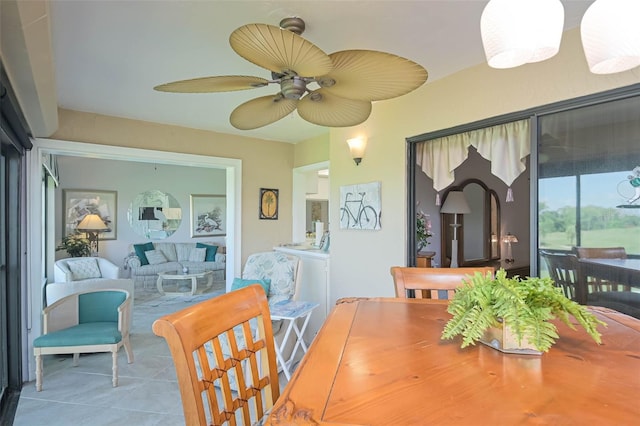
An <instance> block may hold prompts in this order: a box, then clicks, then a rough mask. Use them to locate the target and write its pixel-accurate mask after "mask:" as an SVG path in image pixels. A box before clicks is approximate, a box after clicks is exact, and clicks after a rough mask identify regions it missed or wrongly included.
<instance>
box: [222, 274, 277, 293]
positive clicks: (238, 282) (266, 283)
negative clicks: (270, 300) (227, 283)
mask: <svg viewBox="0 0 640 426" xmlns="http://www.w3.org/2000/svg"><path fill="white" fill-rule="evenodd" d="M251 284H260V285H261V286H262V288H263V289H264V292H265V294H266V295H267V296H269V288H270V287H271V280H269V279H267V280H257V279H254V280H252V279H243V278H234V279H233V283H232V284H231V291H233V290H238V289H239V288H244V287H247V286H250V285H251Z"/></svg>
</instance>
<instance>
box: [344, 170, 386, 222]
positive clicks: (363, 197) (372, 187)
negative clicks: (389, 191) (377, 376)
mask: <svg viewBox="0 0 640 426" xmlns="http://www.w3.org/2000/svg"><path fill="white" fill-rule="evenodd" d="M380 208H381V202H380V182H370V183H363V184H358V185H346V186H341V187H340V229H368V230H378V229H380V228H381V226H382V224H381V222H380V218H381V215H382V212H381V211H380Z"/></svg>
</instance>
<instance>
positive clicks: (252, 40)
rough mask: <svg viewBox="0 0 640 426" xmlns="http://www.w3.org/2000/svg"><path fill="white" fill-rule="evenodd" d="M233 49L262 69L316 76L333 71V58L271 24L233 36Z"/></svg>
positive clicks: (251, 26) (244, 28) (241, 30)
mask: <svg viewBox="0 0 640 426" xmlns="http://www.w3.org/2000/svg"><path fill="white" fill-rule="evenodd" d="M229 43H230V44H231V48H232V49H233V50H234V51H235V52H236V53H237V54H238V55H240V56H242V57H243V58H244V59H246V60H247V61H249V62H252V63H254V64H256V65H258V66H260V67H263V68H266V69H268V70H271V71H274V72H276V73H280V74H283V73H285V72H291V71H293V72H294V74H297V75H300V76H305V77H312V76H315V75H323V74H326V73H328V72H329V71H331V69H332V68H333V62H332V61H331V58H329V56H328V55H327V54H326V53H324V52H323V51H322V50H321V49H320V48H319V47H317V46H316V45H314V44H313V43H311V42H310V41H307V40H306V39H304V38H302V37H300V36H299V35H297V34H295V33H293V32H291V31H289V30H283V29H281V28H279V27H275V26H273V25H267V24H249V25H243V26H242V27H240V28H238V29H236V30H235V31H234V32H232V33H231V36H230V37H229Z"/></svg>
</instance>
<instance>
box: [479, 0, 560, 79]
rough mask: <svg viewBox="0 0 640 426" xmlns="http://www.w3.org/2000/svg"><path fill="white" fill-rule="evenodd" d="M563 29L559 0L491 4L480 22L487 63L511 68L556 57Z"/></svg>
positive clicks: (493, 0) (499, 0)
mask: <svg viewBox="0 0 640 426" xmlns="http://www.w3.org/2000/svg"><path fill="white" fill-rule="evenodd" d="M563 26H564V7H563V6H562V3H561V2H560V0H491V1H490V2H489V3H488V4H487V5H486V6H485V8H484V10H483V12H482V17H481V18H480V31H481V34H482V44H483V46H484V52H485V56H486V57H487V63H488V64H489V66H490V67H492V68H513V67H517V66H520V65H523V64H526V63H531V62H539V61H543V60H545V59H549V58H551V57H552V56H554V55H555V54H556V53H558V50H559V49H560V40H561V39H562V30H563Z"/></svg>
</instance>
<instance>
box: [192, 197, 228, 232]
mask: <svg viewBox="0 0 640 426" xmlns="http://www.w3.org/2000/svg"><path fill="white" fill-rule="evenodd" d="M226 229H227V197H226V196H224V195H207V194H191V237H212V236H216V237H218V236H225V235H227V231H226Z"/></svg>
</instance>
